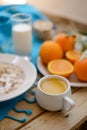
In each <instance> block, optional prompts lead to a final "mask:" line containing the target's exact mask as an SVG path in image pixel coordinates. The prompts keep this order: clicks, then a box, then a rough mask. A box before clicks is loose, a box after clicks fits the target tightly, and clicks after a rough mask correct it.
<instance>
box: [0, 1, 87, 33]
mask: <svg viewBox="0 0 87 130" xmlns="http://www.w3.org/2000/svg"><path fill="white" fill-rule="evenodd" d="M25 3H27V4H31V5H33V6H35V7H36V8H38V9H39V10H40V11H41V12H43V13H44V14H46V15H48V16H53V17H52V19H53V18H54V21H56V22H58V21H59V20H60V18H63V19H66V20H71V22H72V21H74V22H75V24H76V26H77V27H78V28H79V29H80V30H81V31H83V30H84V32H87V27H86V26H87V14H86V12H87V0H84V1H82V0H0V4H1V5H3V4H5V5H8V4H25ZM55 16H56V19H55ZM60 23H61V20H60Z"/></svg>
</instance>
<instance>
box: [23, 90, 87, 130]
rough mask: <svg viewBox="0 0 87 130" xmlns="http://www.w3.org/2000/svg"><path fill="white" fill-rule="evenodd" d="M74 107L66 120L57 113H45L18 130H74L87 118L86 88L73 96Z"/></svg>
mask: <svg viewBox="0 0 87 130" xmlns="http://www.w3.org/2000/svg"><path fill="white" fill-rule="evenodd" d="M73 99H74V100H75V103H76V106H75V107H74V108H73V109H72V110H71V111H70V113H69V114H70V115H69V117H68V118H65V117H63V116H62V114H61V113H59V112H46V113H44V114H42V115H41V116H40V117H38V118H36V119H35V120H33V121H32V122H30V123H29V124H27V125H26V126H25V127H23V128H21V129H20V130H35V129H37V130H58V129H59V130H71V129H72V130H75V129H76V127H77V126H79V125H81V123H82V121H83V120H85V119H86V117H87V109H86V108H87V88H83V89H79V90H78V91H77V92H75V93H74V94H73Z"/></svg>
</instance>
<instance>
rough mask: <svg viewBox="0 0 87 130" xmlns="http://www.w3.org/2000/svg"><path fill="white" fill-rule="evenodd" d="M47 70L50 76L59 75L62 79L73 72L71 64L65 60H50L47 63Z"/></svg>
mask: <svg viewBox="0 0 87 130" xmlns="http://www.w3.org/2000/svg"><path fill="white" fill-rule="evenodd" d="M47 68H48V71H49V72H50V73H51V74H56V75H61V76H64V77H69V76H70V75H71V73H72V72H73V71H74V66H73V65H72V63H70V62H69V61H67V60H65V59H58V60H57V59H56V60H52V61H50V62H49V63H48V66H47Z"/></svg>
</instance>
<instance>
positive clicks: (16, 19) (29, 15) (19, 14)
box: [11, 13, 32, 22]
mask: <svg viewBox="0 0 87 130" xmlns="http://www.w3.org/2000/svg"><path fill="white" fill-rule="evenodd" d="M18 16H28V18H25V19H24V18H22V19H21V18H16V17H18ZM11 19H12V20H13V21H15V22H25V21H30V20H32V16H31V14H28V13H16V14H13V15H12V17H11Z"/></svg>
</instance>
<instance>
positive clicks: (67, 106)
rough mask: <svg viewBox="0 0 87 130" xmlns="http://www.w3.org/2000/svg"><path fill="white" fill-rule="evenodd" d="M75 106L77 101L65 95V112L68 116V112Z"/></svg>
mask: <svg viewBox="0 0 87 130" xmlns="http://www.w3.org/2000/svg"><path fill="white" fill-rule="evenodd" d="M74 106H75V102H74V101H73V100H72V99H71V98H70V97H68V96H65V97H64V105H63V113H64V115H65V116H66V115H67V112H68V111H70V110H71V109H72V108H73V107H74Z"/></svg>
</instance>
